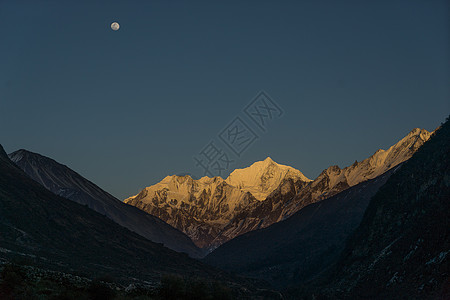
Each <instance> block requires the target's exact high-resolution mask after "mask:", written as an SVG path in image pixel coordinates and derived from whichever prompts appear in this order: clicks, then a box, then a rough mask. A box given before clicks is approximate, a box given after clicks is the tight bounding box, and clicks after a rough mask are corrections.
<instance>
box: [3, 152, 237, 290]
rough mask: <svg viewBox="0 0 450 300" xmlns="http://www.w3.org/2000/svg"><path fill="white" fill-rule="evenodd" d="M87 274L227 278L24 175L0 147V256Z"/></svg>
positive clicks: (151, 278)
mask: <svg viewBox="0 0 450 300" xmlns="http://www.w3.org/2000/svg"><path fill="white" fill-rule="evenodd" d="M17 258H22V259H23V258H25V259H26V260H27V261H28V262H29V263H30V264H33V265H35V266H37V267H40V268H41V267H43V268H46V269H52V270H58V271H63V272H68V273H70V272H76V273H77V274H84V275H85V276H87V277H89V278H93V277H98V276H104V275H106V274H107V275H109V276H112V277H114V278H116V279H117V280H119V281H127V280H131V279H130V278H133V280H140V281H147V282H157V281H159V280H160V277H161V275H162V274H167V273H172V274H180V275H184V276H191V277H201V278H208V279H211V280H214V279H217V280H221V281H223V282H227V281H228V280H229V279H230V277H228V276H227V275H225V274H224V273H222V272H220V271H218V270H215V269H212V268H211V267H208V266H205V265H203V264H201V263H199V262H198V261H196V260H194V259H191V258H189V257H188V256H187V255H185V254H180V253H177V252H175V251H172V250H170V249H168V248H165V247H163V246H162V245H161V244H157V243H153V242H151V241H149V240H147V239H145V238H143V237H141V236H140V235H138V234H136V233H133V232H131V231H129V230H128V229H126V228H123V227H121V226H119V225H118V224H116V223H114V222H113V221H111V220H110V219H109V218H107V217H105V216H103V215H101V214H99V213H97V212H95V211H93V210H91V209H89V208H88V207H87V206H83V205H80V204H78V203H75V202H73V201H70V200H67V199H65V198H62V197H59V196H57V195H55V194H53V193H52V192H50V191H48V190H47V189H45V188H44V187H42V186H41V185H40V184H38V183H37V182H35V181H34V180H32V179H31V178H29V177H28V176H27V175H26V174H25V173H24V172H23V171H22V170H21V169H19V168H18V167H17V166H16V165H14V163H12V162H11V161H10V160H9V158H8V157H7V155H6V153H5V152H4V150H3V148H2V147H1V146H0V259H1V260H7V261H8V260H14V259H17Z"/></svg>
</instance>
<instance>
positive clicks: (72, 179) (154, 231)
mask: <svg viewBox="0 0 450 300" xmlns="http://www.w3.org/2000/svg"><path fill="white" fill-rule="evenodd" d="M9 158H10V159H11V160H12V161H13V162H14V163H15V164H16V165H17V166H19V167H20V168H21V169H22V170H23V171H24V172H25V173H26V174H28V176H30V177H31V178H32V179H34V180H35V181H36V182H38V183H40V184H42V185H43V186H44V187H45V188H47V189H48V190H50V191H51V192H53V193H55V194H57V195H59V196H62V197H64V198H67V199H69V200H73V201H75V202H77V203H80V204H83V205H87V206H88V207H89V208H91V209H93V210H95V211H97V212H99V213H101V214H103V215H106V216H107V217H108V218H110V219H111V220H113V221H114V222H116V223H117V224H120V225H122V226H123V227H126V228H128V229H130V230H131V231H134V232H136V233H138V234H140V235H142V236H143V237H145V238H147V239H149V240H151V241H153V242H156V243H163V244H164V245H165V246H166V247H168V248H171V249H173V250H175V251H178V252H185V253H188V254H189V255H190V256H192V257H200V256H202V251H201V250H200V249H199V248H198V247H196V246H195V245H194V243H193V242H192V241H191V239H190V238H189V237H188V236H186V235H185V234H184V233H182V232H181V231H179V230H177V229H175V228H173V227H172V226H170V225H168V224H167V223H165V222H164V221H162V220H160V219H159V218H157V217H155V216H152V215H149V214H147V213H145V212H143V211H141V210H139V209H137V208H135V207H133V206H131V205H127V204H125V203H123V202H122V201H120V200H118V199H117V198H115V197H113V196H112V195H110V194H108V193H107V192H105V191H104V190H102V189H101V188H99V187H98V186H97V185H95V184H94V183H92V182H90V181H89V180H87V179H85V178H83V177H82V176H81V175H79V174H78V173H76V172H74V171H73V170H71V169H70V168H68V167H67V166H65V165H62V164H60V163H58V162H56V161H55V160H53V159H50V158H48V157H45V156H42V155H40V154H37V153H33V152H30V151H26V150H18V151H16V152H13V153H11V154H9Z"/></svg>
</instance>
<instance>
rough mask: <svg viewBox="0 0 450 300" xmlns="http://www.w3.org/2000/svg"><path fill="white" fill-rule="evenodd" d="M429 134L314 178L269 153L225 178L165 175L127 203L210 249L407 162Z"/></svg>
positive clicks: (419, 132) (414, 132) (410, 136)
mask: <svg viewBox="0 0 450 300" xmlns="http://www.w3.org/2000/svg"><path fill="white" fill-rule="evenodd" d="M430 136H431V133H430V132H428V131H426V130H424V129H419V128H416V129H413V130H412V131H411V132H410V133H409V134H408V135H406V136H405V137H404V138H403V139H401V140H400V141H399V142H397V143H396V144H395V145H393V146H392V147H390V148H389V149H387V150H382V149H380V150H378V151H376V152H375V153H374V154H373V155H372V156H370V157H369V158H367V159H365V160H363V161H361V162H355V163H354V164H353V165H351V166H349V167H346V168H344V169H341V168H339V167H338V166H331V167H329V168H327V169H326V170H324V171H323V172H322V173H321V174H320V175H319V176H318V177H317V178H316V179H315V180H310V179H308V178H307V177H306V176H304V175H303V174H302V173H301V172H300V171H298V170H296V169H294V168H292V167H289V166H284V165H280V164H277V163H276V162H274V161H273V160H272V159H271V158H270V157H268V158H266V159H265V160H264V161H259V162H255V163H254V164H252V165H251V166H249V167H247V168H244V169H236V170H234V171H233V172H232V173H231V174H230V176H229V177H228V178H227V179H225V180H224V179H222V178H220V177H214V178H208V177H203V178H201V179H199V180H194V179H192V178H191V177H189V176H167V177H166V178H164V179H163V180H162V181H161V182H159V183H157V184H156V185H153V186H150V187H147V188H145V189H144V190H142V191H141V192H140V193H139V194H138V195H136V196H133V197H130V198H128V199H126V200H125V202H126V203H128V204H130V205H133V206H136V207H138V208H140V209H142V210H144V211H146V212H148V213H150V214H152V215H155V216H157V217H159V218H161V219H162V220H164V221H166V222H167V223H169V224H171V225H172V226H174V227H176V228H178V229H180V230H181V231H183V232H184V233H186V234H187V235H188V236H189V237H191V239H192V240H193V241H194V243H196V245H197V246H199V247H202V248H208V249H210V250H211V249H214V248H215V247H217V246H219V245H221V244H222V243H224V242H226V241H228V240H230V239H232V238H234V237H236V236H238V235H241V234H243V233H246V232H249V231H252V230H255V229H259V228H264V227H267V226H270V225H272V224H273V223H276V222H279V221H281V220H284V219H286V218H288V217H289V216H291V215H293V214H294V213H295V212H297V211H299V210H300V209H301V208H303V207H305V206H306V205H308V204H311V203H314V202H317V201H321V200H323V199H326V198H329V197H331V196H333V195H336V194H337V193H339V192H341V191H343V190H346V189H348V188H349V187H351V186H354V185H356V184H358V183H360V182H363V181H366V180H368V179H372V178H375V177H377V176H379V175H381V174H383V173H385V172H386V171H388V170H389V169H391V168H393V167H395V166H397V165H398V164H400V163H402V162H404V161H406V160H408V159H409V158H410V157H411V156H412V155H413V154H414V153H415V152H416V151H417V149H418V148H419V147H420V146H422V145H423V143H425V142H426V141H427V140H428V139H429V138H430Z"/></svg>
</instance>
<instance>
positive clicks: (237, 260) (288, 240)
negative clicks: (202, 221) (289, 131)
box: [204, 166, 400, 288]
mask: <svg viewBox="0 0 450 300" xmlns="http://www.w3.org/2000/svg"><path fill="white" fill-rule="evenodd" d="M399 167H400V166H399ZM399 167H397V168H399ZM397 168H394V169H392V170H390V171H388V172H387V173H385V174H383V175H380V176H378V177H377V178H375V179H372V180H369V181H366V182H363V183H360V184H358V185H356V186H354V187H351V188H349V189H347V190H345V191H343V192H341V193H339V194H337V195H335V196H333V197H331V198H328V199H325V200H323V201H320V202H317V203H314V204H311V205H308V206H306V207H304V208H303V209H301V210H300V211H298V212H297V213H295V214H294V215H292V216H291V217H290V218H288V219H286V220H284V221H281V222H278V223H275V224H273V225H271V226H269V227H267V228H264V229H260V230H255V231H252V232H249V233H246V234H243V235H241V236H239V237H236V238H234V239H232V240H231V241H229V242H227V243H225V244H223V245H221V246H220V247H219V248H217V249H216V250H214V251H213V252H212V253H210V254H209V255H208V256H207V257H206V258H205V259H204V261H205V262H207V263H209V264H212V265H214V266H218V267H220V268H223V269H225V270H228V271H233V272H237V273H239V274H242V275H247V276H251V277H257V278H262V279H265V280H267V281H269V282H271V283H272V284H274V285H275V286H276V287H279V288H281V287H286V286H288V285H289V284H293V283H296V282H299V281H301V282H304V281H307V280H310V279H311V278H313V277H314V276H316V275H317V274H319V273H321V272H323V271H324V270H325V269H326V268H328V267H329V266H330V265H331V264H332V262H333V261H335V260H336V259H337V258H338V256H339V254H340V252H341V251H342V249H343V248H344V245H345V244H344V243H345V239H346V238H347V237H348V236H349V235H350V234H351V233H352V232H353V231H354V230H355V229H356V227H357V226H358V225H359V223H360V221H361V219H362V216H363V214H364V211H365V209H366V207H367V205H368V204H369V201H370V198H371V197H372V196H373V195H374V194H375V193H376V192H377V191H378V189H379V188H380V186H382V185H383V184H384V183H385V182H386V180H387V179H388V178H389V176H390V175H391V174H392V173H393V172H394V171H395V170H396V169H397Z"/></svg>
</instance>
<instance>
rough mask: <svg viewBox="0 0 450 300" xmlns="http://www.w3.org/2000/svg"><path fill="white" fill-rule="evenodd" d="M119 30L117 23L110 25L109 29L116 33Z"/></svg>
mask: <svg viewBox="0 0 450 300" xmlns="http://www.w3.org/2000/svg"><path fill="white" fill-rule="evenodd" d="M119 28H120V25H119V23H117V22H113V23H111V29H112V30H114V31H117V30H119Z"/></svg>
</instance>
